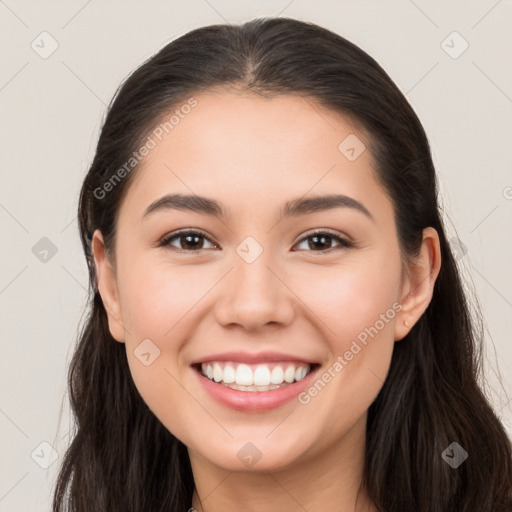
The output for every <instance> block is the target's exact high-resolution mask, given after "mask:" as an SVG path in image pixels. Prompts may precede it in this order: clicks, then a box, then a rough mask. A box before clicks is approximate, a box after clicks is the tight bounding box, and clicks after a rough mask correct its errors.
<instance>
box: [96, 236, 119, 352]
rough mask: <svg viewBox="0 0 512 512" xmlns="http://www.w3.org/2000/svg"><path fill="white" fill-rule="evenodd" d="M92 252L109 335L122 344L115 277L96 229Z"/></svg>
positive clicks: (101, 237)
mask: <svg viewBox="0 0 512 512" xmlns="http://www.w3.org/2000/svg"><path fill="white" fill-rule="evenodd" d="M92 252H93V256H94V265H95V270H96V277H97V283H98V291H99V293H100V295H101V300H102V301H103V306H104V307H105V311H106V312H107V317H108V327H109V330H110V334H111V335H112V337H113V338H114V339H115V340H117V341H119V342H121V343H124V339H125V329H124V327H123V323H122V317H121V307H120V303H119V294H118V291H117V285H116V276H115V272H114V269H113V268H112V265H111V263H110V262H109V260H108V257H107V254H106V252H105V243H104V240H103V236H102V234H101V232H100V231H99V230H98V229H97V230H96V231H95V232H94V234H93V238H92Z"/></svg>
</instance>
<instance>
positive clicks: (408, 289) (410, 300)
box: [395, 227, 441, 341]
mask: <svg viewBox="0 0 512 512" xmlns="http://www.w3.org/2000/svg"><path fill="white" fill-rule="evenodd" d="M440 269H441V249H440V243H439V235H438V233H437V231H436V230H435V229H434V228H432V227H428V228H425V229H424V230H423V242H422V246H421V251H420V255H419V256H418V258H417V259H416V261H415V262H414V264H412V265H410V266H409V267H408V269H407V277H406V279H405V282H404V284H403V286H402V297H404V298H403V300H402V301H401V302H400V303H401V305H402V310H401V311H400V316H399V317H398V319H397V322H396V325H395V341H399V340H401V339H403V338H404V337H405V336H406V335H407V334H408V333H409V331H410V330H411V326H413V325H414V324H415V323H416V322H417V321H418V320H419V318H420V317H421V315H423V313H424V312H425V311H426V309H427V308H428V306H429V304H430V301H431V300H432V296H433V294H434V286H435V283H436V280H437V277H438V275H439V271H440Z"/></svg>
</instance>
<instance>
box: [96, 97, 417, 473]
mask: <svg viewBox="0 0 512 512" xmlns="http://www.w3.org/2000/svg"><path fill="white" fill-rule="evenodd" d="M195 98H196V100H197V102H198V103H197V106H196V107H195V108H194V109H193V110H192V111H191V112H190V114H188V116H186V117H184V118H183V119H182V120H181V121H180V123H179V125H177V126H176V127H175V128H174V129H173V130H172V132H170V134H169V135H168V136H167V137H166V138H164V139H163V140H162V141H161V142H159V144H158V145H157V146H156V147H155V148H154V149H152V150H151V152H150V153H149V155H148V156H146V157H145V158H144V160H143V161H142V164H141V167H140V168H139V169H138V170H137V175H136V176H134V178H135V180H134V181H133V182H132V184H131V186H130V188H129V190H128V193H127V195H126V197H125V199H124V201H123V202H122V204H121V207H120V211H119V217H118V223H117V241H116V247H115V254H116V270H115V272H114V271H112V270H111V267H110V266H109V265H108V262H107V261H106V260H105V259H104V256H103V253H102V250H101V236H100V234H99V232H96V233H95V258H96V265H97V271H98V279H99V286H100V293H101V294H102V298H103V300H104V303H105V305H106V308H107V310H108V311H109V327H110V331H111V333H112V335H113V336H114V338H115V339H116V340H117V341H119V342H123V343H125V345H126V353H127V357H128V363H129V366H130V370H131V372H132V375H133V379H134V382H135V384H136V386H137V388H138V390H139V392H140V394H141V396H142V398H143V399H144V401H145V402H146V403H147V405H148V406H149V408H150V409H151V410H152V411H153V413H154V414H155V415H156V416H157V417H158V419H159V420H160V421H161V422H162V423H163V425H165V427H166V428H167V429H168V430H169V431H170V432H172V433H173V434H174V435H175V436H176V437H177V438H179V439H180V440H181V441H183V442H184V443H185V444H186V445H187V446H188V448H189V450H190V452H191V453H195V454H197V456H199V457H202V458H203V459H205V460H207V461H209V463H211V464H214V465H216V466H218V467H221V468H225V469H227V470H237V471H240V470H243V469H246V470H247V469H248V468H250V467H252V464H253V462H251V460H256V459H258V458H259V460H258V461H257V464H254V470H260V471H267V470H271V469H273V470H276V469H279V468H286V467H290V466H292V465H293V464H298V463H301V462H306V461H307V460H309V459H311V458H312V457H315V456H318V455H319V454H320V453H321V452H324V451H326V450H328V449H332V448H333V447H335V446H336V445H337V444H339V443H340V442H341V440H342V439H343V438H344V436H346V435H347V433H348V432H350V431H351V429H353V427H354V426H355V425H360V424H361V421H363V420H365V418H366V413H367V409H368V407H369V406H370V405H371V403H372V402H373V400H374V399H375V398H376V396H377V394H378V393H379V391H380V389H381V388H382V385H383V382H384V380H385V378H386V375H387V372H388V368H389V364H390V360H391V355H392V351H393V347H394V343H395V342H396V341H397V340H400V339H401V338H402V337H403V336H404V335H405V334H406V331H405V330H404V327H403V314H404V312H405V311H407V312H408V313H409V314H410V317H408V320H409V321H410V324H411V325H412V323H414V321H415V319H416V317H418V316H419V315H420V314H421V312H422V311H419V310H418V311H416V310H414V309H413V308H412V306H411V308H409V307H408V306H407V303H404V302H403V299H404V297H405V296H406V295H407V292H408V291H409V290H410V289H411V281H410V279H409V278H408V274H407V273H406V272H405V271H404V267H403V265H402V262H401V260H400V253H399V248H398V240H397V233H396V230H395V222H394V216H393V208H392V204H391V202H390V200H389V198H388V197H387V196H386V194H385V192H384V190H383V189H382V188H381V187H380V186H379V184H378V183H377V182H376V181H375V171H374V162H373V159H372V156H371V154H370V151H369V149H364V146H362V145H361V144H365V145H367V144H368V143H369V141H368V139H366V138H365V136H364V134H362V133H359V132H357V131H356V130H355V129H354V127H353V126H352V125H351V124H350V123H349V122H348V120H347V119H344V118H343V117H342V116H341V115H339V114H336V113H334V112H332V111H330V110H328V109H325V108H324V107H322V106H320V105H319V104H317V103H315V102H314V101H313V100H311V99H308V100H307V101H306V100H305V99H303V98H301V97H299V96H292V95H284V96H278V97H274V98H271V99H269V98H262V97H261V96H258V95H242V94H236V93H230V92H213V91H211V92H208V93H202V94H198V95H195ZM347 137H350V138H349V139H347ZM356 137H357V138H356ZM345 139H347V140H345ZM343 141H345V142H343ZM340 144H341V146H340ZM351 147H352V148H354V150H353V151H352V150H350V148H351ZM354 157H355V158H354ZM174 194H182V195H192V194H194V195H197V196H202V197H204V198H207V199H208V202H207V201H202V202H201V201H191V200H190V199H189V200H187V201H185V202H182V206H181V207H180V206H179V205H178V206H176V201H175V202H174V206H173V202H172V201H170V200H169V201H167V203H165V202H160V203H159V206H158V204H157V205H156V206H153V207H152V208H149V207H150V205H155V202H156V201H158V200H159V199H161V198H162V197H163V196H165V195H174ZM334 194H337V195H343V196H346V197H345V201H344V202H343V201H340V200H339V198H338V201H337V202H336V201H335V200H331V201H330V202H326V201H325V200H324V201H323V202H322V201H320V202H319V203H318V204H317V208H308V205H309V206H311V205H312V204H313V203H311V201H310V200H311V199H317V200H318V198H320V197H322V196H332V195H334ZM347 198H349V199H347ZM305 200H309V201H310V202H309V203H308V202H305V203H304V205H303V207H302V208H293V206H294V205H295V206H297V201H305ZM209 201H215V203H217V206H218V208H217V209H216V208H215V207H214V206H212V204H211V203H210V202H209ZM191 205H195V207H196V208H192V206H191ZM206 206H207V208H206ZM201 207H202V208H201ZM148 208H149V210H150V211H149V213H146V212H147V210H148ZM212 212H213V213H212ZM178 231H179V232H180V233H178ZM425 307H426V304H425ZM208 367H210V368H208ZM203 372H204V373H207V374H209V376H210V378H208V376H204V375H202V373H203ZM233 380H234V381H235V382H234V383H233ZM251 383H252V386H258V387H257V388H256V387H248V386H251ZM233 384H236V385H237V386H240V388H239V389H232V388H233ZM228 385H229V386H228ZM271 388H273V389H271ZM248 443H249V444H248ZM251 457H252V459H251Z"/></svg>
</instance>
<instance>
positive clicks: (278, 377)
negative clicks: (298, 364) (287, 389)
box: [270, 366, 284, 384]
mask: <svg viewBox="0 0 512 512" xmlns="http://www.w3.org/2000/svg"><path fill="white" fill-rule="evenodd" d="M270 382H271V383H272V384H281V383H282V382H284V371H283V369H282V368H281V367H280V366H275V367H274V369H273V370H272V375H271V376H270Z"/></svg>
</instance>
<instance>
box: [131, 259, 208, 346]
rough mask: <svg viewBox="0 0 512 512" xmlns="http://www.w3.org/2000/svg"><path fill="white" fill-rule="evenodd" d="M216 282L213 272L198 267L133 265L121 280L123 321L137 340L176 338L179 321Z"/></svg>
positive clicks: (158, 264) (155, 263)
mask: <svg viewBox="0 0 512 512" xmlns="http://www.w3.org/2000/svg"><path fill="white" fill-rule="evenodd" d="M215 281H216V280H215V276H214V275H213V273H212V272H211V271H208V270H207V269H200V266H195V265H189V266H186V265H170V264H165V263H164V264H162V263H161V262H154V263H153V264H147V263H146V264H145V265H139V266H138V265H137V264H136V262H135V263H134V264H133V265H130V268H129V272H128V273H127V274H126V275H125V276H124V280H123V281H121V282H123V288H122V291H121V296H122V313H123V322H125V325H126V327H127V330H128V331H129V332H130V333H131V334H132V335H135V336H138V337H140V336H143V337H148V338H151V337H154V338H156V339H161V338H163V337H165V336H172V337H175V336H174V333H175V332H176V330H179V326H180V322H181V320H182V319H183V318H184V317H185V316H186V315H187V313H189V312H190V311H191V309H192V308H193V307H194V305H195V304H197V303H198V302H199V301H200V300H201V298H202V297H204V295H205V294H206V293H207V292H208V290H210V289H211V288H212V286H213V285H214V284H215ZM171 331H172V332H171Z"/></svg>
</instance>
